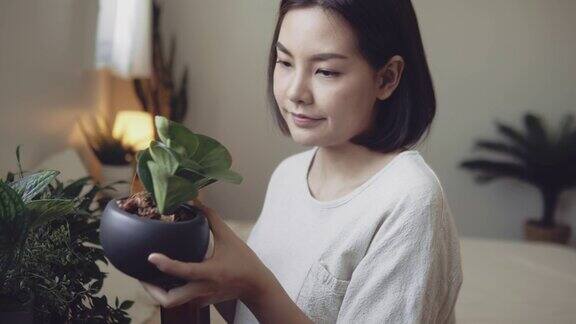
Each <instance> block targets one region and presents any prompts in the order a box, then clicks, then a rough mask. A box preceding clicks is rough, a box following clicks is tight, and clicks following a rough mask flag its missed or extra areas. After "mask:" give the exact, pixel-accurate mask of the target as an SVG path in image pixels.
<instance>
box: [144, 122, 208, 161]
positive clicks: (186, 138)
mask: <svg viewBox="0 0 576 324" xmlns="http://www.w3.org/2000/svg"><path fill="white" fill-rule="evenodd" d="M154 123H155V125H156V130H157V131H158V137H160V140H161V141H162V142H164V144H166V145H168V147H170V148H171V149H174V150H175V151H177V152H178V153H179V154H183V155H184V156H188V157H189V156H193V155H194V154H195V152H196V151H197V150H198V146H199V142H198V135H197V134H194V133H193V132H192V131H190V130H189V129H188V128H186V127H184V125H182V124H179V123H176V122H173V121H170V120H168V119H167V118H166V117H163V116H156V117H155V118H154Z"/></svg>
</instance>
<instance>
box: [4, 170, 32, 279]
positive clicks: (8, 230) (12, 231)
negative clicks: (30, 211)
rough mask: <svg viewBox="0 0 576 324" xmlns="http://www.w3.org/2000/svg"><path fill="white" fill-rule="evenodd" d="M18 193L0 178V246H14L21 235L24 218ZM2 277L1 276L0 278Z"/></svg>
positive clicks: (23, 207)
mask: <svg viewBox="0 0 576 324" xmlns="http://www.w3.org/2000/svg"><path fill="white" fill-rule="evenodd" d="M24 211H25V206H24V202H23V201H22V199H21V198H20V195H18V193H17V192H16V191H14V189H12V188H11V187H10V186H9V185H8V184H6V183H5V182H3V181H2V180H0V247H2V249H4V248H7V247H9V246H10V247H11V246H15V244H16V242H17V241H19V239H20V237H21V236H22V235H23V232H24V228H25V224H26V219H25V218H24V216H23V215H24ZM0 279H2V278H0Z"/></svg>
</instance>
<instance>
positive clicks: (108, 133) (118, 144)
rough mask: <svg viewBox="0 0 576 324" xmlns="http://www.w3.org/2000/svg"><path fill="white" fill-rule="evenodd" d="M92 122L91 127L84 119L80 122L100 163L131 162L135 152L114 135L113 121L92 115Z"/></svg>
mask: <svg viewBox="0 0 576 324" xmlns="http://www.w3.org/2000/svg"><path fill="white" fill-rule="evenodd" d="M90 122H91V127H90V128H88V127H86V126H85V125H84V122H83V121H82V120H80V122H79V123H78V124H79V126H80V130H81V131H82V134H83V135H84V138H85V139H86V142H87V143H88V146H90V149H91V150H92V152H94V155H96V157H97V158H98V160H99V161H100V163H102V164H106V165H127V164H130V161H132V158H133V156H134V154H135V152H134V150H133V149H132V148H131V147H130V146H129V145H126V144H124V143H123V142H122V140H121V139H119V138H115V137H114V136H112V122H111V121H110V120H109V119H108V118H100V119H97V118H94V117H93V116H91V117H90ZM89 129H91V130H89Z"/></svg>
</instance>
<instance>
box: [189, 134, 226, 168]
mask: <svg viewBox="0 0 576 324" xmlns="http://www.w3.org/2000/svg"><path fill="white" fill-rule="evenodd" d="M197 136H198V138H199V139H200V146H199V147H198V150H197V151H196V153H195V154H194V155H193V156H191V157H190V159H192V160H194V161H196V162H198V163H199V164H201V165H202V166H203V167H204V168H212V167H214V168H221V169H230V166H231V165H232V157H231V155H230V152H228V150H227V149H226V148H225V147H224V146H223V145H222V144H220V142H218V141H217V140H215V139H213V138H211V137H208V136H205V135H201V134H197Z"/></svg>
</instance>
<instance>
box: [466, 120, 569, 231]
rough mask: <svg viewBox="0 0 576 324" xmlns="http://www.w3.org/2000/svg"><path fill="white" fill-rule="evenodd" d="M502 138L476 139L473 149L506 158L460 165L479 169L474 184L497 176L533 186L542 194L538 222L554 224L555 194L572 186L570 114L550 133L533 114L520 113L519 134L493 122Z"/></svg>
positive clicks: (556, 196)
mask: <svg viewBox="0 0 576 324" xmlns="http://www.w3.org/2000/svg"><path fill="white" fill-rule="evenodd" d="M496 123H497V127H498V131H499V132H500V134H501V135H503V136H504V137H505V138H506V140H505V141H491V140H479V141H477V142H476V146H475V147H476V148H477V149H481V150H487V151H491V152H493V153H498V154H501V155H503V156H505V157H507V158H509V160H508V161H494V160H490V159H487V158H481V159H471V160H466V161H463V162H462V163H461V164H460V166H461V167H462V168H465V169H468V170H472V171H476V172H479V175H478V176H477V177H476V181H477V182H478V183H482V184H483V183H487V182H490V181H492V180H495V179H498V178H513V179H517V180H520V181H522V182H525V183H527V184H529V185H532V186H534V187H536V188H537V189H538V190H539V191H540V193H541V194H542V197H543V202H544V207H543V209H544V210H543V215H542V218H541V219H540V220H539V222H538V225H540V226H542V227H551V226H554V225H555V223H554V214H555V210H556V205H557V202H558V197H559V196H560V194H561V193H562V192H564V191H565V190H568V189H570V188H574V187H576V129H574V116H573V115H572V114H568V115H565V116H564V118H563V120H562V121H561V125H560V130H559V132H558V133H557V134H552V133H551V132H550V131H549V130H547V128H546V127H545V125H544V122H543V120H542V119H541V118H540V117H539V116H536V115H534V114H531V113H527V114H525V116H524V125H525V128H526V132H525V133H522V132H521V131H518V130H516V129H514V128H512V127H510V126H508V125H505V124H503V123H501V122H496Z"/></svg>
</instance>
